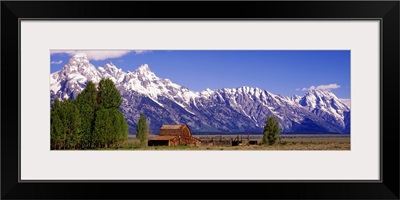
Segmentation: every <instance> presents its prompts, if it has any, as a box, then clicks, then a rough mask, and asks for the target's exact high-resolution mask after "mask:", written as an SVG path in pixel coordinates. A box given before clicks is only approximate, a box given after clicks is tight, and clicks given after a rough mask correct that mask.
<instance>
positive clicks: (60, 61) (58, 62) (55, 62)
mask: <svg viewBox="0 0 400 200" xmlns="http://www.w3.org/2000/svg"><path fill="white" fill-rule="evenodd" d="M62 62H63V61H62V60H59V61H51V64H54V65H59V64H61V63H62Z"/></svg>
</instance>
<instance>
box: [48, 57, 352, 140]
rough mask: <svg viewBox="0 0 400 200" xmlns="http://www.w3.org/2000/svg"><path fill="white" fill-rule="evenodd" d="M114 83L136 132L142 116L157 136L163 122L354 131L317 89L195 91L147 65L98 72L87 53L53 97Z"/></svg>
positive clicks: (345, 113)
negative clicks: (272, 121)
mask: <svg viewBox="0 0 400 200" xmlns="http://www.w3.org/2000/svg"><path fill="white" fill-rule="evenodd" d="M101 78H109V79H111V80H112V81H113V82H114V83H115V85H116V87H117V88H118V90H119V91H120V93H121V95H122V98H123V102H122V104H121V106H120V110H121V112H122V113H123V114H124V115H125V118H126V120H127V122H128V125H129V127H130V133H131V134H134V133H135V127H136V124H137V121H138V120H139V116H140V114H141V113H144V114H145V115H146V117H147V121H148V123H149V125H150V130H151V132H152V133H153V134H157V133H158V130H159V128H160V127H161V125H162V124H187V125H188V126H189V127H190V129H191V130H192V132H230V133H239V132H252V133H256V132H259V133H261V132H262V130H263V127H264V125H265V120H266V118H267V117H268V116H275V117H276V118H277V119H278V121H279V122H280V125H281V127H282V131H283V132H293V133H350V107H349V106H347V105H346V104H345V103H344V102H342V101H341V100H340V99H339V98H337V97H336V95H335V94H334V93H332V92H331V91H327V90H318V89H313V90H309V91H307V92H306V93H305V94H304V95H303V96H298V95H294V96H291V97H287V96H282V95H279V94H273V93H271V92H269V91H266V90H263V89H260V88H255V87H247V86H243V87H238V88H222V89H216V90H210V89H207V90H204V91H202V92H194V91H191V90H189V89H188V88H187V87H184V86H181V85H178V84H175V83H174V82H172V81H171V80H169V79H164V78H159V77H158V76H156V74H154V73H153V72H152V71H151V70H150V67H149V66H148V65H147V64H143V65H141V66H140V67H138V68H137V69H136V70H135V71H133V72H129V71H128V72H124V71H122V70H121V69H119V68H117V67H116V66H115V65H114V64H113V63H111V62H109V63H107V64H105V65H104V66H102V67H98V68H96V67H95V66H94V65H93V64H91V63H90V62H89V59H88V58H87V56H86V55H85V54H76V55H74V56H72V57H71V58H70V59H69V61H68V63H67V64H66V65H65V66H64V67H63V68H62V69H61V70H60V71H57V72H54V73H52V74H50V99H51V102H50V103H52V102H53V101H54V99H55V98H59V99H61V100H65V99H68V98H72V99H74V98H76V96H77V95H78V94H79V93H80V92H81V91H82V90H83V89H84V88H85V86H86V83H87V82H88V81H93V82H94V83H95V84H96V83H98V82H99V81H100V79H101Z"/></svg>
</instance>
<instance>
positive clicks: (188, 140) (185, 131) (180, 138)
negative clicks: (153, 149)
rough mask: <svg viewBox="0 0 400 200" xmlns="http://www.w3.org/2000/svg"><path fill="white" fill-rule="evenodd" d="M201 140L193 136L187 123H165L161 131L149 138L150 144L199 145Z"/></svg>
mask: <svg viewBox="0 0 400 200" xmlns="http://www.w3.org/2000/svg"><path fill="white" fill-rule="evenodd" d="M200 143H201V141H200V140H199V139H197V138H195V137H192V133H191V131H190V129H189V127H188V126H187V125H186V124H176V125H175V124H163V125H162V126H161V129H160V133H159V135H158V136H156V137H152V138H150V139H149V140H148V146H177V145H193V146H199V145H200Z"/></svg>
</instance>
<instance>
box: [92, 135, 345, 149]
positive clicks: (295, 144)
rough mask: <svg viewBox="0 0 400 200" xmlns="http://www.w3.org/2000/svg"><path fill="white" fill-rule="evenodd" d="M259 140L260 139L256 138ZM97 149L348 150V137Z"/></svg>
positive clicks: (134, 141) (129, 143) (130, 144)
mask: <svg viewBox="0 0 400 200" xmlns="http://www.w3.org/2000/svg"><path fill="white" fill-rule="evenodd" d="M257 140H258V141H259V142H261V139H257ZM244 143H245V142H244ZM99 150H200V151H201V150H350V137H315V138H313V137H304V138H303V137H292V138H282V139H281V141H280V143H277V144H274V145H271V146H265V145H241V146H217V145H216V146H212V145H201V146H197V147H196V146H171V147H168V146H151V147H150V146H145V147H143V146H140V143H139V141H138V140H137V139H135V138H129V139H128V140H127V141H126V142H125V143H124V144H122V145H121V146H120V147H116V148H107V149H99Z"/></svg>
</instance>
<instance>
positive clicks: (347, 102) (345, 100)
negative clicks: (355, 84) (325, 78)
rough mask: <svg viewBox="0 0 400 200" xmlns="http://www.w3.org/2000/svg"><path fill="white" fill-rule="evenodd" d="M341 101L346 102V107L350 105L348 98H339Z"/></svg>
mask: <svg viewBox="0 0 400 200" xmlns="http://www.w3.org/2000/svg"><path fill="white" fill-rule="evenodd" d="M339 100H340V101H342V102H343V103H344V104H346V105H347V106H348V107H351V100H350V99H339Z"/></svg>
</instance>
